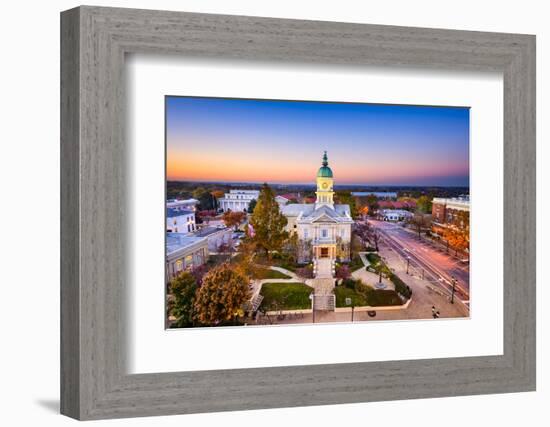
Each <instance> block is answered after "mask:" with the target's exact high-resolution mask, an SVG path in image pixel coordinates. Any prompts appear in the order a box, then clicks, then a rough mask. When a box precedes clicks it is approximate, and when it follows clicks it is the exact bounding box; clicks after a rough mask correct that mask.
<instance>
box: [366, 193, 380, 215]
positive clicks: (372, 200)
mask: <svg viewBox="0 0 550 427" xmlns="http://www.w3.org/2000/svg"><path fill="white" fill-rule="evenodd" d="M365 203H366V205H367V212H368V215H369V216H375V215H376V212H377V211H378V198H377V197H376V196H375V195H374V194H369V195H368V196H367V197H365Z"/></svg>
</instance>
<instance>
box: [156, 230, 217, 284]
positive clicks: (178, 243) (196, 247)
mask: <svg viewBox="0 0 550 427" xmlns="http://www.w3.org/2000/svg"><path fill="white" fill-rule="evenodd" d="M207 260H208V239H207V238H206V237H196V236H190V235H189V234H182V233H166V279H167V281H168V280H170V279H172V278H173V277H175V276H177V275H178V274H179V273H181V272H182V271H186V270H187V271H190V270H193V269H195V268H197V267H199V266H201V265H203V264H204V263H205V262H206V261H207Z"/></svg>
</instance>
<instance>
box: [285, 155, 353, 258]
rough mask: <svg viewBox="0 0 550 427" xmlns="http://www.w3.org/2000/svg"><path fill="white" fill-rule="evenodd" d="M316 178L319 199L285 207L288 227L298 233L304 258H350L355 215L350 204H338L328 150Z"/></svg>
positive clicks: (301, 256)
mask: <svg viewBox="0 0 550 427" xmlns="http://www.w3.org/2000/svg"><path fill="white" fill-rule="evenodd" d="M316 181H317V191H316V196H317V197H316V201H315V203H306V204H303V203H302V204H289V205H285V206H283V207H282V208H281V211H282V213H283V214H284V215H285V216H286V218H287V220H288V224H287V227H286V228H287V231H288V232H290V233H292V232H295V233H297V234H298V239H299V242H300V244H301V247H302V250H301V253H300V255H299V258H300V261H301V262H304V261H309V260H311V259H318V258H329V259H332V260H335V259H340V260H342V261H349V259H350V242H351V226H352V224H353V219H352V218H351V213H350V208H349V205H339V204H334V190H333V187H334V179H333V174H332V170H331V169H330V168H329V166H328V160H327V153H326V151H325V154H324V156H323V163H322V166H321V168H320V169H319V171H318V172H317V178H316Z"/></svg>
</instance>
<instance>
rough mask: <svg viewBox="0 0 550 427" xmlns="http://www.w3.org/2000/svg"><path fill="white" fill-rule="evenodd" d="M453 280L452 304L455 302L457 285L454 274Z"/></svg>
mask: <svg viewBox="0 0 550 427" xmlns="http://www.w3.org/2000/svg"><path fill="white" fill-rule="evenodd" d="M451 281H452V282H453V291H452V293H451V304H454V303H455V287H456V279H455V277H454V276H451Z"/></svg>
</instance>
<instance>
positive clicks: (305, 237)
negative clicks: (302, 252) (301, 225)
mask: <svg viewBox="0 0 550 427" xmlns="http://www.w3.org/2000/svg"><path fill="white" fill-rule="evenodd" d="M295 227H296V226H295ZM308 237H309V233H308V230H307V229H306V230H304V239H307V238H308Z"/></svg>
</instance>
